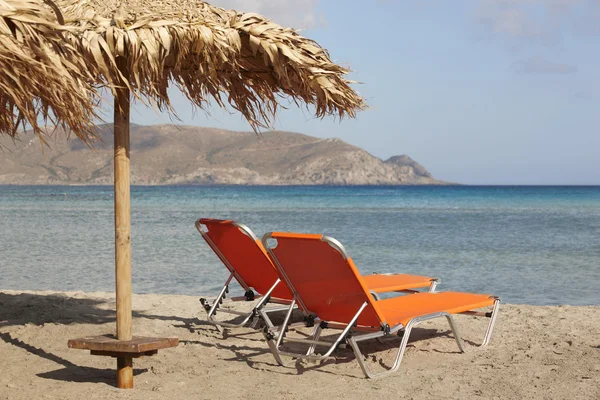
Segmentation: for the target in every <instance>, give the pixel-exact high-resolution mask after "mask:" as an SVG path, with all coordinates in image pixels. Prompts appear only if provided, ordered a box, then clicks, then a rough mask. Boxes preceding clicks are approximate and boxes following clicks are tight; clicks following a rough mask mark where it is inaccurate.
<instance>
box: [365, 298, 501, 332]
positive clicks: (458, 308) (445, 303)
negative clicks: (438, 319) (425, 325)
mask: <svg viewBox="0 0 600 400" xmlns="http://www.w3.org/2000/svg"><path fill="white" fill-rule="evenodd" d="M495 300H496V298H495V297H492V296H489V295H487V294H474V293H461V292H440V293H416V294H413V295H411V296H401V297H394V298H391V299H386V300H380V301H378V302H377V303H376V307H377V309H378V310H379V312H380V315H381V317H382V318H383V320H384V321H385V322H386V323H387V324H388V325H390V326H394V325H398V324H402V325H404V326H406V324H407V323H408V321H410V320H411V319H413V318H415V317H419V316H422V315H427V314H431V313H435V312H447V313H450V314H458V313H461V312H464V311H470V310H475V309H478V308H482V307H487V306H491V305H493V304H494V301H495Z"/></svg>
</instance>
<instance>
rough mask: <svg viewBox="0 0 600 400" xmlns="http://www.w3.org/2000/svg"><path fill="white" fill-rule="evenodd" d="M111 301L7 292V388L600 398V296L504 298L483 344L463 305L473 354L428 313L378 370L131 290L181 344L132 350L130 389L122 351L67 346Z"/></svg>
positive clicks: (109, 321) (45, 394)
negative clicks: (591, 303)
mask: <svg viewBox="0 0 600 400" xmlns="http://www.w3.org/2000/svg"><path fill="white" fill-rule="evenodd" d="M114 307H115V304H114V294H111V293H82V292H74V293H62V292H22V291H0V355H1V360H2V361H0V365H1V368H0V369H1V370H2V373H1V374H0V398H1V399H30V398H45V399H46V398H48V399H51V398H61V399H66V398H88V399H92V398H127V399H130V398H131V399H183V398H207V399H208V398H219V397H220V398H230V399H236V398H246V399H264V398H268V397H276V398H283V399H295V398H307V399H310V398H317V397H323V396H325V395H326V396H327V398H346V399H349V398H350V399H362V398H374V397H383V396H393V397H394V398H400V397H406V398H415V399H425V398H427V399H430V398H462V399H464V398H490V399H496V398H498V399H516V398H547V399H558V398H581V399H596V398H599V397H600V321H599V320H598V315H599V312H600V307H570V306H558V307H538V306H525V305H509V304H503V306H502V309H501V314H500V317H499V320H498V324H497V326H496V330H495V333H494V337H493V339H492V343H491V345H490V346H489V347H488V348H486V349H483V350H480V349H473V347H472V344H473V343H474V342H479V341H480V340H481V338H482V337H483V333H484V330H485V327H486V321H484V320H481V319H475V318H473V317H467V316H459V317H458V318H457V322H458V323H459V324H460V328H461V329H462V334H463V337H464V339H465V340H466V341H467V344H469V345H470V349H471V350H472V351H470V352H468V353H466V354H460V353H458V352H457V348H456V344H455V342H454V340H453V338H452V337H451V336H450V335H449V331H448V329H447V326H446V325H445V323H444V321H442V320H439V321H430V322H427V323H424V324H422V325H419V327H418V329H416V330H415V331H414V338H413V339H412V341H411V342H410V343H409V346H408V349H407V354H406V355H405V358H404V361H403V364H402V366H401V368H400V371H399V372H398V373H396V374H395V375H393V376H391V377H388V378H385V379H382V380H376V381H370V380H367V379H364V378H363V376H362V374H361V371H360V368H359V366H358V363H356V361H355V359H354V356H353V353H352V352H351V350H349V349H341V350H339V351H338V352H337V353H336V354H335V358H334V359H332V360H330V361H327V362H323V363H317V364H311V363H309V362H301V363H296V364H295V365H294V366H292V367H289V368H285V367H281V366H278V365H276V364H275V362H274V359H273V357H272V356H271V354H270V353H269V352H268V350H267V346H266V344H265V342H264V341H263V340H262V335H261V334H260V333H259V332H256V331H253V330H251V329H239V330H236V331H231V332H230V333H228V334H226V335H225V336H226V337H224V336H223V335H222V334H219V333H218V332H217V331H216V330H215V329H214V327H212V326H211V325H208V324H206V323H204V322H203V321H202V320H201V318H202V317H203V316H204V314H203V312H201V309H200V306H199V303H198V297H191V296H174V295H134V297H133V309H134V321H133V324H134V334H135V335H140V336H143V335H147V336H176V337H178V338H179V339H180V342H181V343H180V345H179V347H177V348H175V349H168V350H164V351H161V352H159V354H158V355H156V356H154V357H146V358H142V359H138V360H135V361H134V368H135V389H133V390H118V389H116V388H115V370H114V368H115V364H116V362H115V361H114V359H111V358H106V357H98V356H91V355H90V354H89V353H88V352H86V351H81V350H74V349H69V348H67V340H68V339H71V338H76V337H84V336H90V335H99V334H107V333H113V332H114V330H115V322H114V318H115V317H114V311H113V310H114ZM199 318H200V319H199ZM397 343H398V342H396V341H393V342H389V343H386V344H383V345H382V344H379V343H377V342H374V343H373V344H372V345H369V346H368V347H367V348H366V351H367V352H368V353H369V360H370V361H371V362H373V363H374V365H375V364H376V363H378V362H386V361H387V362H388V363H389V362H390V359H391V357H392V353H393V352H394V349H395V347H396V345H397Z"/></svg>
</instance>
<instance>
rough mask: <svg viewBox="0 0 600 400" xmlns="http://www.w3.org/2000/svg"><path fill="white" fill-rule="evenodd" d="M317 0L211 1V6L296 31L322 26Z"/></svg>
mask: <svg viewBox="0 0 600 400" xmlns="http://www.w3.org/2000/svg"><path fill="white" fill-rule="evenodd" d="M318 3H319V0H276V1H274V0H213V1H212V2H211V4H213V5H216V6H219V7H223V8H233V9H235V10H239V11H247V12H255V13H258V14H263V15H264V16H266V17H268V18H271V19H272V20H273V21H274V22H277V23H278V24H280V25H283V26H289V27H292V28H297V29H307V28H314V27H316V26H319V25H322V24H324V16H323V15H322V14H320V13H319V12H318V11H317V5H318Z"/></svg>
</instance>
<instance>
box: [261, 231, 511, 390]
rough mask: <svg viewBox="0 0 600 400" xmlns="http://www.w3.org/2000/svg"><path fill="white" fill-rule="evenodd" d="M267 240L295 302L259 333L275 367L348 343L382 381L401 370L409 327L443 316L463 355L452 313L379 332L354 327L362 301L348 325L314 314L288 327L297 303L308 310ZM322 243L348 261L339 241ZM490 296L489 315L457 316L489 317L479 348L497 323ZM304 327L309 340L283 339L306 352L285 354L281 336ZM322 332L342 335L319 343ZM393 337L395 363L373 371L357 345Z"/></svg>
mask: <svg viewBox="0 0 600 400" xmlns="http://www.w3.org/2000/svg"><path fill="white" fill-rule="evenodd" d="M269 239H274V238H273V237H272V236H271V233H267V234H265V235H264V236H263V238H262V243H263V246H264V247H265V249H266V250H267V252H268V253H269V255H270V256H271V259H272V260H273V261H274V263H275V265H276V267H277V269H278V270H279V272H280V274H281V276H282V277H283V278H284V280H285V281H286V284H287V286H288V287H289V288H290V290H291V292H292V294H293V295H294V299H293V301H292V303H291V304H290V306H289V308H288V312H287V314H286V317H285V319H284V321H283V324H282V325H281V326H280V327H269V326H265V328H264V329H263V331H262V332H263V335H264V337H265V339H266V341H267V344H268V345H269V349H270V351H271V353H272V354H273V357H274V358H275V360H276V361H277V363H278V364H280V365H282V366H286V365H287V363H285V362H284V360H283V358H282V356H288V357H292V358H293V359H304V360H311V361H322V360H326V359H328V358H330V357H331V354H332V353H333V352H334V351H335V350H336V349H337V348H338V347H339V346H340V345H341V344H349V345H350V346H351V347H352V350H353V352H354V355H355V357H356V359H357V361H358V363H359V365H360V368H361V370H362V372H363V373H364V375H365V377H367V378H369V379H377V378H383V377H385V376H388V375H390V374H392V373H394V372H396V371H397V370H398V369H399V368H400V364H401V363H402V359H403V356H404V353H405V351H406V346H407V344H408V340H409V338H410V334H411V332H412V328H414V327H415V326H416V325H418V324H420V323H421V322H424V321H428V320H431V319H435V318H442V317H445V318H446V320H447V321H448V324H449V325H450V329H451V330H452V333H453V335H454V339H455V340H456V344H457V345H458V348H459V351H460V352H462V353H464V352H466V348H465V345H464V342H463V340H462V338H461V335H460V331H459V330H458V326H457V325H456V323H455V321H454V317H453V315H452V314H450V313H448V312H435V313H431V314H425V315H420V316H417V317H414V318H412V319H410V320H409V321H408V322H407V324H406V325H402V324H398V325H395V326H393V327H391V328H390V327H389V326H387V325H385V326H382V327H381V328H380V329H379V330H378V329H377V328H374V327H366V326H356V325H355V324H356V321H357V320H358V318H359V316H360V314H361V313H362V312H363V310H364V309H365V308H366V307H367V306H368V303H367V302H364V303H363V304H362V306H361V307H360V308H359V309H358V310H357V312H356V314H355V315H354V316H353V317H352V319H351V320H350V321H349V323H347V324H342V323H337V322H329V321H322V320H320V319H319V318H318V316H316V315H314V314H312V315H311V316H312V317H311V318H310V319H309V321H310V322H308V323H307V322H304V323H296V324H290V323H289V322H290V317H291V315H292V311H293V308H294V306H295V305H296V304H299V305H300V307H301V308H302V309H303V310H307V308H306V306H305V305H304V302H303V301H302V298H301V297H300V296H299V295H298V292H297V291H296V289H295V287H294V285H293V283H292V282H291V281H290V280H289V277H288V276H287V274H286V273H285V270H284V269H283V268H282V267H281V264H280V263H279V260H278V259H277V257H275V255H274V253H273V252H272V249H273V248H272V247H271V246H269V244H268V240H269ZM321 240H322V241H324V242H326V243H328V244H329V245H330V246H331V247H333V248H334V249H336V250H338V251H339V252H340V253H341V254H342V256H343V257H344V259H348V254H347V253H346V250H345V249H344V247H343V245H342V244H341V243H340V242H339V241H337V240H336V239H334V238H331V237H327V236H323V237H322V239H321ZM491 297H492V298H493V299H494V303H493V305H492V311H491V312H487V313H485V312H479V311H465V312H462V313H458V314H462V315H471V316H478V317H487V318H490V322H489V324H488V327H487V330H486V333H485V336H484V339H483V341H482V343H481V344H480V345H478V346H477V347H485V346H487V345H488V344H489V342H490V340H491V337H492V332H493V330H494V326H495V324H496V319H497V317H498V313H499V311H500V302H501V300H500V298H499V297H496V296H491ZM259 315H260V316H261V317H262V318H268V316H267V315H266V313H264V312H262V311H259ZM303 326H304V327H311V326H314V330H313V332H312V334H311V335H310V336H309V337H308V339H297V338H286V341H287V342H291V343H301V344H306V345H308V350H307V351H306V352H305V353H296V352H287V351H283V350H281V349H280V347H281V345H282V344H283V341H284V337H285V336H286V334H287V332H288V331H289V330H290V329H294V328H296V327H303ZM324 329H338V330H341V333H340V334H339V335H338V336H337V338H336V339H335V340H334V341H333V342H329V341H322V340H319V338H320V336H321V333H322V331H323V330H324ZM392 335H398V336H402V341H401V343H400V346H399V348H398V351H397V353H396V356H395V361H394V364H393V365H392V366H391V367H390V368H389V369H387V370H386V371H383V372H372V371H371V370H370V369H369V367H368V366H367V364H366V362H365V357H364V355H363V353H362V351H361V350H360V347H359V343H360V342H363V341H366V340H372V339H377V340H379V341H381V340H383V339H385V338H391V337H392ZM317 346H325V347H326V348H327V350H326V351H325V352H324V353H323V354H316V353H315V349H316V347H317Z"/></svg>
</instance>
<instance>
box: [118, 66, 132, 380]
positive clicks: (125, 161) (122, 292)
mask: <svg viewBox="0 0 600 400" xmlns="http://www.w3.org/2000/svg"><path fill="white" fill-rule="evenodd" d="M116 61H117V66H118V67H119V70H120V71H121V73H122V74H123V76H124V77H125V79H129V68H128V66H127V60H126V59H125V58H123V57H118V58H117V60H116ZM129 106H130V93H129V89H128V88H127V87H120V88H118V89H116V96H115V100H114V137H115V144H114V151H115V277H116V292H117V339H118V340H131V339H132V335H131V208H130V188H129V185H130V184H129V164H130V160H129V148H130V144H129ZM117 386H118V387H119V388H121V389H129V388H133V362H132V358H131V357H118V358H117Z"/></svg>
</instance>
